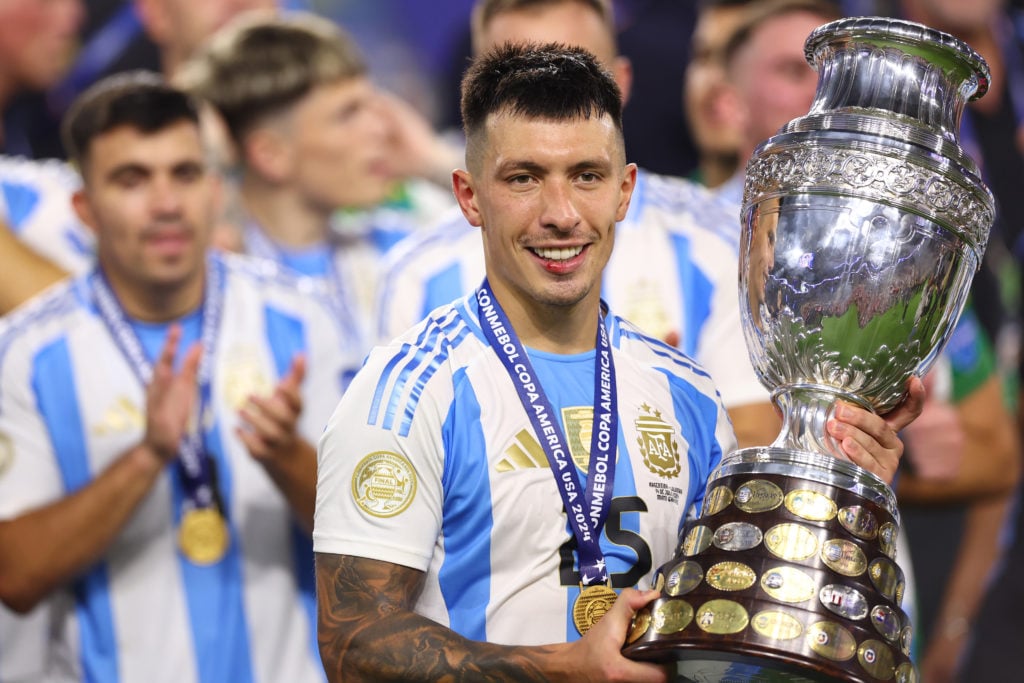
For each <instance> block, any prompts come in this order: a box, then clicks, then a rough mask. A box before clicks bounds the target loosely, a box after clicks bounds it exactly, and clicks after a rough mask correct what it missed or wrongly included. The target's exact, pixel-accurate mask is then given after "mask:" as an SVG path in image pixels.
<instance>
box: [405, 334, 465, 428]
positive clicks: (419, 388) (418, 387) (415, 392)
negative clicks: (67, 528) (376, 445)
mask: <svg viewBox="0 0 1024 683" xmlns="http://www.w3.org/2000/svg"><path fill="white" fill-rule="evenodd" d="M456 322H457V320H456V321H453V323H456ZM453 327H455V325H454V324H452V325H449V329H446V330H445V331H446V332H448V333H452V332H454V330H452V329H450V328H453ZM467 335H469V328H467V327H466V326H465V325H463V326H462V327H461V329H459V330H458V332H455V333H454V338H453V339H451V340H449V339H448V337H447V336H445V337H442V338H441V348H440V350H439V352H438V354H437V355H436V356H435V357H434V358H433V360H432V361H431V362H430V364H429V365H428V366H427V367H426V368H424V369H423V372H421V373H420V374H419V375H418V376H417V378H416V381H415V383H414V384H413V387H412V390H411V391H410V392H409V401H408V402H407V403H406V404H405V415H404V416H403V419H402V425H401V427H400V428H399V430H398V434H399V435H400V436H409V431H410V430H411V429H412V418H413V415H415V413H416V406H417V405H419V401H420V397H421V396H422V395H423V389H424V388H426V386H427V382H429V381H430V378H431V377H433V376H434V373H436V372H437V371H438V370H439V369H440V368H441V366H442V365H443V364H444V363H445V361H447V360H448V355H449V353H450V352H451V350H452V349H453V348H455V347H456V346H458V345H459V344H461V343H462V340H463V339H465V338H466V336H467Z"/></svg>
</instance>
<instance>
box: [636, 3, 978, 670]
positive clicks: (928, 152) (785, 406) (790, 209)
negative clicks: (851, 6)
mask: <svg viewBox="0 0 1024 683" xmlns="http://www.w3.org/2000/svg"><path fill="white" fill-rule="evenodd" d="M805 55H806V57H807V60H808V62H809V63H811V65H812V66H813V67H814V68H815V69H816V70H817V71H818V85H817V91H816V93H815V99H814V103H813V105H812V107H811V109H810V111H809V112H808V114H806V115H805V116H802V117H800V118H797V119H794V120H793V121H791V122H790V123H788V124H787V125H786V126H784V127H783V128H782V129H781V130H780V131H779V133H778V134H776V135H775V136H773V137H772V138H770V139H769V140H767V141H765V142H764V143H762V144H761V145H760V146H759V147H758V148H757V150H756V151H755V153H754V155H753V157H752V158H751V160H750V162H749V164H748V165H747V170H746V183H745V187H744V198H743V208H742V212H741V220H742V228H743V236H742V240H741V247H740V264H739V270H740V273H739V276H740V304H741V310H742V318H743V332H744V335H745V338H746V342H747V347H748V349H749V351H750V357H751V361H752V363H753V365H754V368H755V370H756V371H757V373H758V376H759V377H760V379H761V382H762V383H763V384H764V385H765V386H766V387H767V388H768V389H769V390H770V391H771V392H772V400H773V402H774V403H775V404H776V405H777V406H778V407H779V409H780V410H781V412H782V416H783V428H782V431H781V433H780V434H779V436H778V438H777V439H776V440H775V441H774V442H773V443H772V444H771V445H770V446H759V447H755V448H747V449H742V450H738V451H735V452H733V453H731V454H729V455H728V456H727V457H725V458H724V459H723V461H722V463H721V465H720V466H719V468H718V469H717V470H716V471H715V472H714V473H713V474H712V476H711V479H710V481H709V482H708V488H707V495H706V497H705V500H704V504H703V508H702V510H701V511H700V515H699V516H698V517H696V518H695V519H691V520H689V521H687V523H686V524H685V525H684V526H683V529H682V532H681V534H680V539H681V543H680V546H679V548H678V551H677V553H676V556H675V557H674V558H673V559H672V560H671V561H670V562H668V563H667V564H665V565H663V566H662V567H660V568H659V570H658V571H657V573H656V574H655V586H654V587H655V588H656V589H658V590H660V591H662V595H661V596H660V597H659V598H657V599H656V600H655V601H653V602H652V603H651V604H650V605H648V607H646V608H645V609H643V610H641V611H640V612H639V613H638V614H637V615H636V618H635V619H634V622H633V626H632V628H631V629H630V632H629V634H628V636H627V643H626V646H625V648H624V649H623V652H624V653H625V654H626V655H627V656H629V657H632V658H634V659H643V660H653V661H672V660H675V661H678V670H679V673H680V675H681V676H682V677H683V679H684V680H694V681H739V680H743V681H778V680H787V681H818V680H845V681H887V680H896V681H898V682H900V683H904V682H907V681H916V679H917V674H916V671H915V670H914V668H913V665H912V664H911V662H910V659H909V654H910V644H911V639H912V628H911V625H910V624H909V621H908V619H907V615H906V614H905V613H904V612H903V611H902V609H901V603H902V598H903V590H904V586H905V582H904V576H903V573H902V571H901V570H900V568H899V566H898V564H897V563H896V556H895V543H896V538H897V535H898V534H899V524H900V522H899V511H898V509H897V506H896V499H895V496H894V495H893V492H892V490H891V489H890V488H889V486H888V485H887V484H886V483H885V482H883V481H882V480H881V479H879V478H878V477H876V476H875V475H873V474H872V473H870V472H868V471H866V470H864V469H861V468H860V467H858V466H856V465H854V464H853V463H851V462H849V461H848V460H847V459H846V458H845V457H844V456H843V454H842V452H841V450H840V448H839V446H838V444H836V443H835V442H834V441H833V439H832V438H831V437H830V436H828V435H827V434H826V432H825V424H826V422H827V421H828V419H829V418H830V416H831V413H832V411H833V410H834V405H835V402H836V400H837V399H841V400H844V401H848V402H852V403H855V404H857V405H860V406H863V407H865V408H868V409H870V410H873V411H875V412H877V413H880V414H881V413H886V412H888V411H889V410H891V409H893V408H894V407H896V406H897V405H898V404H899V403H900V401H901V400H902V398H903V397H904V395H905V392H906V384H907V380H908V379H909V377H910V375H912V374H919V375H920V374H923V373H924V372H925V371H926V370H927V369H928V368H929V367H930V366H931V364H932V362H933V361H934V360H935V358H936V356H937V355H938V354H939V353H940V352H941V350H942V348H943V346H944V345H945V343H946V341H947V340H948V338H949V335H950V333H951V331H952V329H953V327H954V325H955V324H956V321H957V319H958V318H959V316H960V313H961V311H962V309H963V306H964V302H965V300H966V298H967V293H968V289H969V286H970V282H971V279H972V277H973V275H974V273H975V271H976V270H977V269H978V267H979V265H980V263H981V259H982V255H983V253H984V249H985V244H986V242H987V240H988V231H989V228H990V227H991V224H992V219H993V212H994V201H993V199H992V195H991V193H990V192H989V191H988V189H987V188H986V187H985V186H984V184H983V183H982V182H981V180H980V177H979V176H980V174H979V172H978V168H977V166H976V164H975V163H974V162H973V161H972V160H971V159H970V158H969V157H968V156H967V155H966V154H965V153H964V151H963V150H962V148H961V147H960V145H959V137H958V131H959V124H960V117H961V114H962V112H963V107H964V106H965V105H966V103H967V101H968V100H969V99H975V98H977V97H980V96H981V95H982V94H984V92H985V90H986V89H987V87H988V78H989V76H988V73H989V72H988V67H987V65H986V64H985V62H984V60H983V59H982V58H981V57H980V56H979V55H978V54H977V53H976V52H975V51H974V50H972V49H971V48H970V47H968V46H967V45H966V44H965V43H963V42H961V41H959V40H957V39H956V38H954V37H952V36H950V35H947V34H945V33H941V32H939V31H936V30H933V29H930V28H928V27H926V26H922V25H920V24H915V23H911V22H906V21H900V20H895V19H882V18H873V17H858V18H851V19H841V20H839V21H834V22H831V23H829V24H826V25H824V26H821V27H819V28H818V29H816V30H815V31H814V32H812V33H811V35H810V36H809V37H808V39H807V42H806V44H805Z"/></svg>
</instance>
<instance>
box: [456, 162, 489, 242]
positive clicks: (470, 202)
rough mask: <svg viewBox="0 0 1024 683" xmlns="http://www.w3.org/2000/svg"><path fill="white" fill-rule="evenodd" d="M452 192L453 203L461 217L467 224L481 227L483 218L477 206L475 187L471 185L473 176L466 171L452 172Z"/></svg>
mask: <svg viewBox="0 0 1024 683" xmlns="http://www.w3.org/2000/svg"><path fill="white" fill-rule="evenodd" d="M452 192H453V193H454V194H455V201H457V202H458V203H459V208H460V209H462V215H463V216H465V217H466V220H467V221H469V224H470V225H472V226H475V227H478V228H479V227H482V226H483V224H484V220H483V216H482V215H481V213H480V206H479V205H478V204H477V198H476V187H475V186H474V184H473V175H472V174H471V173H470V172H469V171H466V170H463V169H461V168H457V169H455V170H454V171H452Z"/></svg>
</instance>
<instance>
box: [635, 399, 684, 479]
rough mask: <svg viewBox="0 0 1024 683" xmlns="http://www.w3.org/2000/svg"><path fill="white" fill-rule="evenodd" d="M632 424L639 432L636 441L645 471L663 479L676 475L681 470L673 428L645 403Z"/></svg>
mask: <svg viewBox="0 0 1024 683" xmlns="http://www.w3.org/2000/svg"><path fill="white" fill-rule="evenodd" d="M634 424H635V425H636V430H637V432H639V434H638V435H637V437H636V440H637V443H638V444H639V445H640V453H641V455H643V458H644V464H645V465H647V469H649V470H650V471H651V472H653V473H654V474H656V475H658V476H659V477H664V478H665V479H669V478H671V477H674V476H676V475H678V474H679V472H680V471H681V470H682V465H681V463H680V457H679V441H678V439H677V438H676V430H675V428H674V427H673V426H672V425H670V424H669V423H668V422H666V421H665V420H663V419H661V411H660V410H655V409H654V408H651V407H650V406H648V405H647V404H646V403H645V404H644V405H643V406H641V407H640V415H639V416H637V418H636V422H634Z"/></svg>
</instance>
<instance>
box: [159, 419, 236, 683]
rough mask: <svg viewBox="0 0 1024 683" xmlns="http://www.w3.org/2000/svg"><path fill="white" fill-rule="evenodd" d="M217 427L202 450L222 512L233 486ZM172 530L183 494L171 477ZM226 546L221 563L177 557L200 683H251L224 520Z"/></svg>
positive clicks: (233, 530)
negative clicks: (209, 464) (211, 468)
mask: <svg viewBox="0 0 1024 683" xmlns="http://www.w3.org/2000/svg"><path fill="white" fill-rule="evenodd" d="M221 438H222V437H221V432H220V428H219V426H218V425H217V424H215V425H214V426H213V428H212V429H210V430H209V431H208V432H207V433H206V434H204V435H203V445H204V450H205V451H206V453H207V455H208V456H209V457H210V458H211V459H212V460H213V462H215V463H216V468H217V475H218V476H217V484H218V489H219V490H220V494H221V497H222V499H223V501H224V508H225V510H230V509H231V501H232V499H233V488H234V487H233V485H232V484H233V481H232V477H231V468H230V467H229V466H228V462H227V459H226V457H225V452H224V447H223V442H222V440H221ZM171 482H172V484H171V491H172V495H173V499H174V514H175V526H176V527H177V526H178V525H179V524H180V518H181V509H182V504H183V503H184V501H185V491H184V487H183V486H182V483H181V477H171ZM228 527H229V528H228V530H229V533H230V535H231V543H230V545H229V546H228V551H227V553H226V554H225V555H224V558H223V559H221V561H220V562H217V563H215V564H211V565H206V566H200V565H196V564H193V563H191V562H189V561H188V560H187V559H185V556H184V555H182V554H180V553H179V555H178V568H179V570H180V572H181V581H182V586H183V587H184V589H185V600H186V603H187V604H188V616H189V623H190V625H191V628H192V640H193V647H194V648H195V653H196V663H197V665H198V667H199V675H198V678H199V681H200V683H218V682H219V681H238V683H251V682H252V681H254V680H255V676H254V674H253V670H252V657H251V648H250V644H249V632H248V627H247V621H246V617H245V602H244V599H243V596H242V583H243V579H242V576H243V572H242V553H241V547H240V539H239V537H238V529H237V528H236V527H235V525H234V524H232V523H231V520H230V519H229V520H228Z"/></svg>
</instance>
